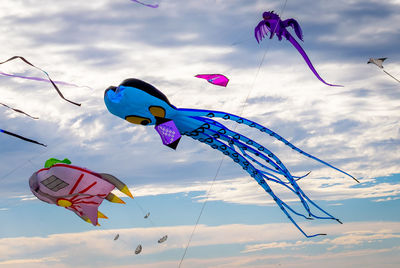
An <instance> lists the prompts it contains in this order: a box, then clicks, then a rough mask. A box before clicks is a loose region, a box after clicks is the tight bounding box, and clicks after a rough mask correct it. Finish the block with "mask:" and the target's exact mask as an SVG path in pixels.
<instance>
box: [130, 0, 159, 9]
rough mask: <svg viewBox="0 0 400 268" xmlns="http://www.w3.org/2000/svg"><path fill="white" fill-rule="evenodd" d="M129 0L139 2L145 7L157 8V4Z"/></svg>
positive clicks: (133, 0)
mask: <svg viewBox="0 0 400 268" xmlns="http://www.w3.org/2000/svg"><path fill="white" fill-rule="evenodd" d="M131 1H132V2H136V3H138V4H141V5H144V6H146V7H151V8H158V4H155V5H150V4H145V3H142V2H140V1H138V0H131Z"/></svg>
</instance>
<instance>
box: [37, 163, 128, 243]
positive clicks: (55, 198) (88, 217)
mask: <svg viewBox="0 0 400 268" xmlns="http://www.w3.org/2000/svg"><path fill="white" fill-rule="evenodd" d="M70 164H71V161H69V160H68V159H64V160H63V161H60V160H58V159H54V158H51V159H49V160H47V161H46V164H45V168H43V169H40V170H38V171H37V172H35V173H33V175H32V176H31V178H30V179H29V186H30V188H31V191H32V193H33V194H34V195H35V196H36V197H37V198H39V199H40V200H42V201H44V202H46V203H49V204H55V205H57V206H60V207H64V208H66V209H68V210H71V211H73V212H75V214H76V215H78V216H79V217H80V218H81V219H83V220H84V221H86V222H89V223H91V224H93V225H95V226H96V225H99V224H98V218H104V219H107V217H106V216H105V215H104V214H103V213H101V212H100V211H98V207H99V206H100V204H101V203H102V202H103V200H104V199H106V200H108V201H110V202H113V203H121V204H125V202H124V201H122V200H121V199H120V198H119V197H117V196H116V195H114V194H113V193H111V191H112V190H113V189H114V188H117V189H118V190H120V191H121V192H123V193H124V194H126V195H127V196H129V197H131V198H133V197H132V194H131V192H130V191H129V189H128V187H127V186H126V185H125V184H124V183H123V182H121V181H120V180H118V179H117V178H115V177H114V176H112V175H109V174H103V173H96V172H93V171H90V170H88V169H85V168H81V167H77V166H73V165H70ZM116 239H118V238H116ZM116 239H114V240H116Z"/></svg>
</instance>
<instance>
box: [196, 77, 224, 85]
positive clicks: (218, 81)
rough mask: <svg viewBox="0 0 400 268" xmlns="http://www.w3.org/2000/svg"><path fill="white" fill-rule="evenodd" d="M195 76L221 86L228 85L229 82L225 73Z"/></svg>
mask: <svg viewBox="0 0 400 268" xmlns="http://www.w3.org/2000/svg"><path fill="white" fill-rule="evenodd" d="M195 77H197V78H202V79H206V80H207V81H208V82H209V83H211V84H214V85H217V86H221V87H226V86H227V85H228V82H229V79H228V78H227V77H226V76H225V75H223V74H198V75H196V76H195Z"/></svg>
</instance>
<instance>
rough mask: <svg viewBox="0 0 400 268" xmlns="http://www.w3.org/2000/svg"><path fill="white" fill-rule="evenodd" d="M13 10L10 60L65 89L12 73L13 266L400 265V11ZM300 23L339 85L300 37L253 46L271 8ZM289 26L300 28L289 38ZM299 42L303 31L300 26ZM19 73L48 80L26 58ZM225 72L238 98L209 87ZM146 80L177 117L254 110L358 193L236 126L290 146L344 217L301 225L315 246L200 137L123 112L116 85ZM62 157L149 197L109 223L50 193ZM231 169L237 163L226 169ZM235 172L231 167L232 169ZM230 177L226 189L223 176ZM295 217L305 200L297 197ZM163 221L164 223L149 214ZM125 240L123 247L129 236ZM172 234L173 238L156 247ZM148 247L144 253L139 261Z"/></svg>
mask: <svg viewBox="0 0 400 268" xmlns="http://www.w3.org/2000/svg"><path fill="white" fill-rule="evenodd" d="M143 2H146V3H149V4H155V3H158V4H159V7H158V8H154V9H153V8H149V7H146V6H143V5H140V4H138V3H135V2H133V1H129V0H96V1H93V0H88V1H66V0H57V1H51V0H35V1H32V0H3V1H1V2H0V9H1V10H2V12H1V14H0V20H1V23H0V43H1V44H2V45H1V46H2V51H1V57H0V61H3V60H6V59H8V58H10V57H12V56H15V55H19V56H23V57H25V58H26V59H28V60H29V61H30V62H32V63H33V64H35V65H36V66H38V67H40V68H42V69H44V70H45V71H46V72H48V73H49V75H50V76H51V77H52V79H53V80H57V81H64V82H68V83H73V84H76V85H79V87H74V86H67V85H60V89H61V91H62V92H63V94H64V96H65V97H66V98H68V99H71V100H73V101H75V102H79V103H82V106H81V107H77V106H74V105H72V104H70V103H68V102H65V101H64V100H62V99H61V98H60V97H59V96H58V95H57V93H56V91H55V90H54V88H53V87H52V86H51V85H50V84H49V83H46V82H38V81H29V80H24V79H19V78H11V77H7V76H0V92H1V97H0V102H1V103H5V104H7V105H9V106H12V107H14V108H17V109H21V110H23V111H25V112H27V113H28V114H30V115H33V116H37V117H39V118H40V119H39V120H33V119H31V118H29V117H27V116H24V115H21V114H18V113H15V112H13V111H12V110H10V109H7V108H6V107H3V106H0V128H1V129H5V130H8V131H11V132H14V133H18V134H20V135H23V136H26V137H28V138H31V139H35V140H38V141H40V142H42V143H45V144H47V145H48V146H47V147H42V146H38V145H36V144H31V143H27V142H24V141H21V140H19V139H16V138H13V137H10V136H7V135H4V134H1V135H0V153H1V156H0V160H1V161H0V183H1V187H0V222H1V228H0V267H7V268H8V267H11V268H13V267H18V268H19V267H29V268H31V267H32V268H36V267H40V268H42V267H44V268H46V267H52V268H53V267H55V268H64V267H72V266H74V267H82V268H89V267H115V268H125V267H146V268H152V267H161V266H162V267H178V265H179V263H180V261H181V260H182V257H183V255H184V252H185V248H186V246H187V244H188V241H189V238H190V236H191V233H192V232H193V230H194V227H195V225H196V221H197V219H198V217H199V215H200V212H201V209H202V206H203V204H204V202H205V201H207V203H206V204H205V207H204V210H203V212H202V214H201V217H200V219H199V222H198V226H197V228H196V229H195V231H194V235H193V237H192V240H191V242H190V246H189V247H188V249H187V252H186V255H185V256H184V258H183V261H182V263H181V267H220V268H222V267H308V268H310V267H321V266H324V267H326V268H329V267H398V264H399V263H400V214H399V213H398V211H399V208H400V183H399V182H400V126H399V122H400V113H399V110H400V85H399V83H398V82H396V81H395V80H394V79H392V78H391V77H389V76H388V75H386V74H385V73H384V72H382V70H381V69H379V68H378V67H377V66H375V65H372V64H367V61H368V60H369V58H381V57H387V58H388V59H387V60H386V61H385V62H384V70H386V71H387V72H389V73H390V74H391V75H393V76H394V77H397V78H400V53H399V44H400V28H399V25H400V15H399V14H400V1H399V0H390V1H388V0H386V1H377V0H376V1H375V0H369V1H366V0H351V1H348V0H337V1H329V0H321V1H311V0H296V1H293V0H287V1H283V0H280V1H277V0H271V1H262V0H258V1H257V0H246V1H244V0H242V1H238V0H225V1H221V0H185V1H183V0H159V1H158V2H157V1H155V0H154V1H153V0H152V1H150V0H148V1H147V0H146V1H145V0H143ZM269 10H275V12H276V13H278V14H280V16H281V17H282V18H283V19H286V18H294V19H296V20H297V21H298V22H299V24H300V26H301V28H302V30H303V34H304V42H301V45H302V46H303V48H304V50H305V51H306V52H307V54H308V55H309V57H310V59H311V61H312V62H313V64H314V66H315V68H316V69H317V71H318V72H319V74H320V75H321V77H322V78H324V79H325V81H327V82H328V83H332V84H339V85H343V87H329V86H327V85H324V84H323V83H321V82H320V81H319V80H318V79H317V78H316V77H315V76H314V75H313V73H312V72H311V71H310V70H309V68H308V67H307V65H306V63H305V62H304V60H303V58H302V57H301V56H300V54H299V53H298V52H297V50H296V49H295V48H294V47H293V46H292V45H291V44H290V43H289V42H288V41H286V40H282V41H278V39H277V38H276V37H275V38H273V39H272V40H270V39H264V40H263V41H262V42H261V43H260V44H258V43H257V41H256V40H255V38H254V27H255V26H256V25H257V24H258V22H259V21H260V20H261V19H262V13H263V12H264V11H269ZM290 31H291V30H290ZM292 33H293V32H292ZM0 71H1V72H5V73H10V74H17V75H24V76H35V77H42V78H45V76H44V74H43V73H42V72H40V71H38V70H36V69H34V68H32V67H30V66H28V65H26V64H24V63H23V62H21V61H19V60H15V61H12V62H9V63H6V64H3V65H0ZM203 73H222V74H225V75H226V76H227V77H228V78H229V79H230V81H229V84H228V86H227V87H226V88H224V87H218V86H215V85H212V84H210V83H207V81H205V80H203V79H198V78H195V77H194V76H195V75H196V74H203ZM126 78H138V79H141V80H144V81H146V82H148V83H150V84H152V85H154V86H155V87H156V88H158V89H159V90H160V91H162V92H163V93H164V94H165V95H166V96H167V97H168V98H169V100H170V102H171V103H172V104H173V105H175V106H176V107H179V108H194V109H209V110H219V111H225V112H228V113H232V114H238V115H242V116H243V117H245V118H248V119H250V120H253V121H255V122H258V123H260V124H261V125H264V126H266V127H268V128H270V129H272V130H274V131H276V132H277V133H278V134H280V135H281V136H283V137H284V138H286V139H287V140H289V141H290V142H292V143H294V144H295V145H296V146H298V147H299V148H301V149H303V150H304V151H306V152H308V153H310V154H312V155H315V156H317V157H318V158H321V159H323V160H324V161H327V162H329V163H331V164H333V165H335V166H337V167H339V168H341V169H343V170H345V171H346V172H348V173H350V174H351V175H353V176H355V177H356V178H357V179H358V180H359V181H360V183H359V184H357V183H356V182H355V181H353V180H352V179H351V178H349V177H347V176H345V175H343V174H342V173H339V172H337V171H335V170H334V169H331V168H329V167H326V166H324V165H322V164H320V163H318V162H316V161H314V160H312V159H309V158H306V157H305V156H303V155H301V154H298V153H296V152H295V151H292V150H291V149H290V148H289V147H285V145H284V144H282V143H279V142H278V141H277V140H274V139H273V138H272V137H270V136H269V135H266V134H263V133H261V132H259V131H257V130H254V129H250V128H247V127H245V126H237V128H236V126H235V124H234V122H229V121H224V120H223V121H220V122H221V123H223V124H224V125H226V126H227V127H228V128H231V129H236V131H238V132H240V133H242V134H245V135H246V136H249V137H250V138H252V139H254V140H256V141H258V142H259V143H261V144H263V145H264V146H265V147H267V148H268V149H270V150H271V151H272V152H274V153H275V154H276V155H277V156H279V158H280V159H281V160H282V161H283V162H284V163H285V165H286V166H287V167H288V169H289V170H290V171H291V172H292V174H295V175H298V176H300V175H303V174H306V173H307V172H309V171H311V173H310V174H309V175H308V176H307V177H306V178H303V179H302V180H300V181H299V182H298V183H299V186H300V187H301V189H303V191H304V192H305V193H306V194H307V195H308V196H309V197H310V198H311V199H312V200H313V201H315V202H316V203H317V204H318V205H320V206H321V207H322V208H323V209H325V210H326V211H328V212H329V213H331V214H332V215H334V216H335V217H337V218H339V219H340V220H341V221H342V222H343V224H338V223H337V222H336V221H332V220H313V221H307V220H304V219H302V218H300V217H295V220H296V222H298V224H299V225H300V226H301V227H302V229H303V230H304V231H305V232H306V233H308V234H315V233H326V234H327V235H326V236H319V237H315V238H306V237H305V236H303V235H302V234H301V233H300V232H299V230H298V229H296V227H295V226H294V225H293V224H292V223H291V222H290V221H289V220H288V218H287V217H286V216H285V215H284V214H283V212H282V211H281V210H280V209H279V207H278V206H277V205H276V204H275V202H274V201H273V200H272V199H271V197H270V196H269V195H268V194H267V193H266V192H265V191H264V190H263V189H262V188H261V187H260V186H259V185H258V184H257V182H256V181H254V179H253V178H251V177H250V176H249V175H248V174H247V173H246V172H245V171H244V170H243V169H242V168H241V167H240V166H239V165H237V164H236V163H234V162H233V161H231V160H230V159H229V158H224V157H223V154H222V153H220V152H219V151H217V150H212V149H211V148H210V147H208V146H206V145H205V144H201V143H199V142H197V141H195V140H193V139H190V138H189V137H183V138H182V140H181V142H180V143H179V145H178V148H177V150H176V151H174V150H172V149H170V148H168V147H166V146H163V145H162V142H161V140H160V137H159V136H158V134H157V133H156V131H155V130H154V129H153V127H150V126H147V127H146V126H138V125H133V124H130V123H129V122H126V121H124V120H121V119H120V118H118V117H116V116H114V115H112V114H111V113H109V112H108V111H107V109H106V107H105V104H104V101H103V95H104V90H105V89H106V88H108V87H109V86H111V85H113V86H118V85H119V84H120V83H121V82H122V81H123V80H124V79H126ZM51 157H56V158H60V159H63V158H66V157H67V158H69V159H70V160H71V161H72V164H74V165H77V166H81V167H86V168H88V169H90V170H93V171H96V172H104V173H109V174H113V175H114V176H116V177H118V178H119V179H120V180H121V181H123V182H125V183H126V184H127V185H128V186H129V188H130V189H131V192H132V193H133V195H134V196H135V199H133V200H132V199H129V198H125V197H122V198H123V200H124V201H125V202H126V204H125V205H121V204H115V203H108V202H103V203H102V205H101V206H100V209H99V210H100V211H102V212H103V213H104V214H106V215H107V216H108V217H109V219H104V220H103V219H101V220H100V225H101V226H98V227H94V226H92V225H90V224H87V223H85V222H84V221H82V220H81V219H79V218H78V217H77V216H76V215H74V213H72V212H70V211H67V210H65V209H63V208H61V207H57V206H55V205H49V204H47V203H44V202H42V201H40V200H38V199H37V198H36V197H35V196H33V194H32V193H31V191H30V188H29V185H28V180H29V177H30V176H31V175H32V174H33V173H34V172H35V171H37V170H39V169H41V168H42V167H43V165H44V162H45V161H46V160H47V159H48V158H51ZM221 161H222V164H221ZM220 164H221V167H220V168H219V165H220ZM214 178H215V181H214V182H213V180H214ZM278 194H279V196H280V197H281V198H282V199H283V200H285V201H287V202H288V204H289V205H290V206H293V207H295V208H297V207H299V201H298V199H297V200H296V199H295V198H293V196H292V195H289V193H288V192H287V191H279V190H278ZM147 212H150V217H149V218H148V219H144V215H145V214H146V213H147ZM116 234H119V235H120V238H119V239H118V240H116V241H114V240H113V239H114V237H115V235H116ZM164 235H168V240H167V241H166V242H164V243H162V244H159V243H157V240H158V239H159V238H161V237H162V236H164ZM139 244H141V245H142V246H143V250H142V252H141V253H140V254H139V255H135V254H134V251H135V248H136V247H137V245H139Z"/></svg>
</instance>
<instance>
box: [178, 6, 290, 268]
mask: <svg viewBox="0 0 400 268" xmlns="http://www.w3.org/2000/svg"><path fill="white" fill-rule="evenodd" d="M286 4H287V0H285V3H284V4H283V7H282V10H281V12H280V16H282V14H283V12H284V10H285V8H286ZM277 26H278V24H277V25H276V26H275V29H274V30H273V32H275V30H276V27H277ZM271 34H272V33H271ZM269 44H270V43H268V44H267V47H266V49H265V51H264V55H263V57H262V59H261V61H260V64H259V65H258V69H257V73H256V75H255V77H254V80H253V83H252V85H251V87H250V90H249V91H248V93H247V96H246V98H245V101H244V102H243V104H242V107H241V111H240V113H239V116H242V114H243V112H244V109H245V107H246V105H247V101H248V99H249V97H250V94H251V92H252V91H253V89H254V85H255V82H256V80H257V77H258V75H259V73H260V70H261V67H262V65H263V63H264V60H265V57H266V55H267V52H268V50H269ZM237 126H238V125H237V124H236V125H235V127H234V131H235V130H236V128H237ZM224 159H225V155H224V156H223V157H222V159H221V161H220V163H219V166H218V168H217V171H216V173H215V176H214V178H213V181H212V183H211V186H210V189H209V190H208V192H207V195H206V199H205V201H204V202H203V205H202V207H201V210H200V213H199V216H198V217H197V220H196V224H195V226H194V228H193V230H192V233H191V234H190V237H189V240H188V243H187V245H186V248H185V251H184V253H183V255H182V258H181V260H180V262H179V265H178V268H180V267H181V265H182V262H183V260H184V258H185V256H186V253H187V251H188V249H189V246H190V243H191V241H192V238H193V236H194V233H195V232H196V229H197V226H198V224H199V222H200V218H201V216H202V214H203V211H204V208H205V206H206V204H207V202H208V198H209V196H210V193H211V191H212V188H213V186H214V184H215V180H216V179H217V177H218V175H219V172H220V170H221V166H222V163H223V161H224Z"/></svg>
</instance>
